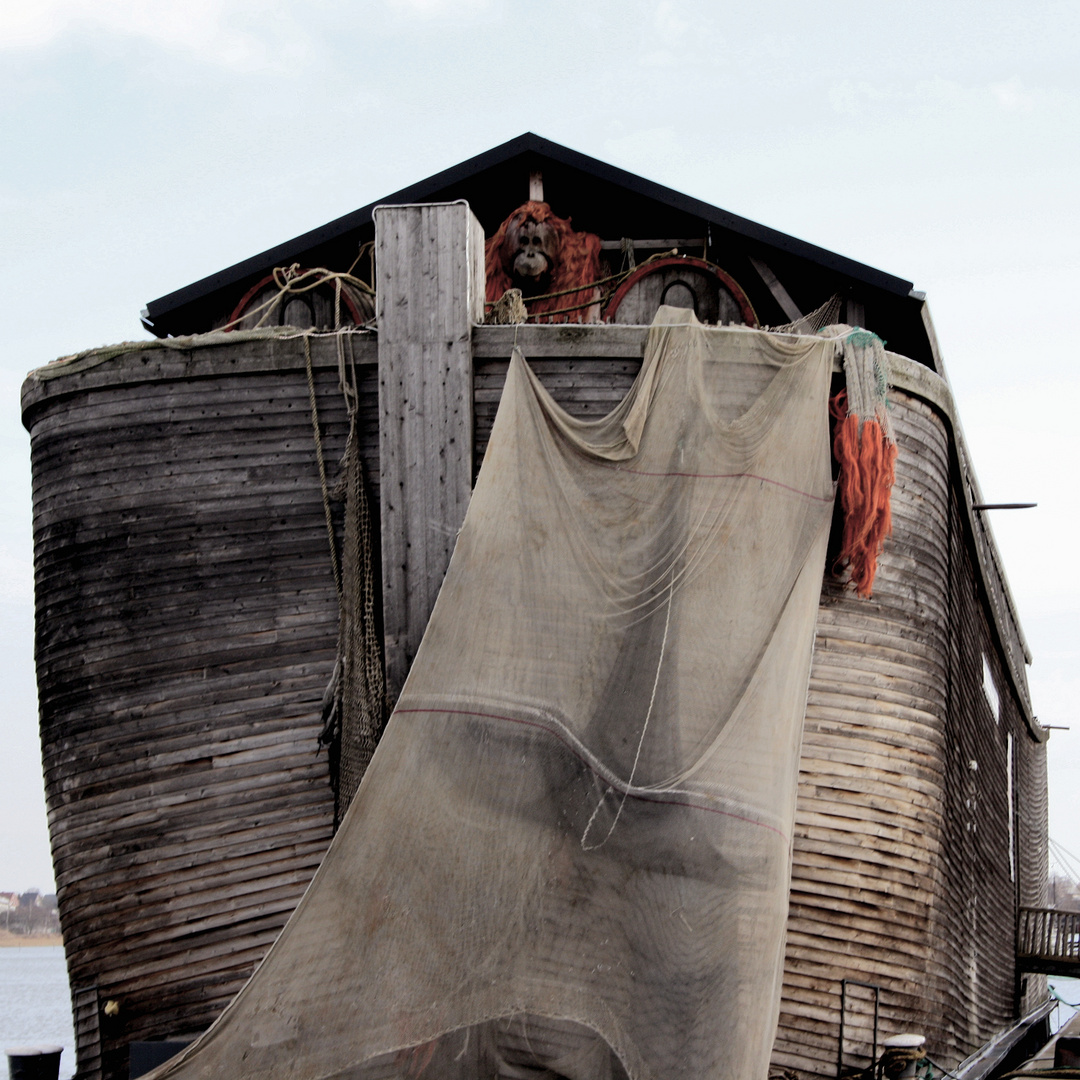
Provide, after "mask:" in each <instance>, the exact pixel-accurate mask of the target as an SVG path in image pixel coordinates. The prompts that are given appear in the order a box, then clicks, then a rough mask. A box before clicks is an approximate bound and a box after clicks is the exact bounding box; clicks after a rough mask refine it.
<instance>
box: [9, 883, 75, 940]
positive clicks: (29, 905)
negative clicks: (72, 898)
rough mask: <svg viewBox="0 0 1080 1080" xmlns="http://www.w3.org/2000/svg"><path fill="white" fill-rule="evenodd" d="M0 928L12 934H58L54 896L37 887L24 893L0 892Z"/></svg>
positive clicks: (58, 921) (57, 917)
mask: <svg viewBox="0 0 1080 1080" xmlns="http://www.w3.org/2000/svg"><path fill="white" fill-rule="evenodd" d="M0 930H8V931H10V932H11V933H13V934H22V935H31V934H35V935H36V934H59V933H60V915H59V912H58V911H57V908H56V896H55V895H54V894H53V893H49V894H48V895H46V896H42V894H41V893H40V892H39V891H38V890H37V889H30V890H28V891H27V892H24V893H0Z"/></svg>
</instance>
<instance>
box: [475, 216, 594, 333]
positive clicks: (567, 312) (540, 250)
mask: <svg viewBox="0 0 1080 1080" xmlns="http://www.w3.org/2000/svg"><path fill="white" fill-rule="evenodd" d="M484 253H485V269H486V271H487V299H488V302H489V304H491V303H494V302H495V301H496V300H498V299H499V298H500V297H501V296H502V295H503V293H504V292H506V290H507V289H520V290H521V294H522V296H523V297H524V299H525V303H526V305H527V308H528V312H529V317H530V318H536V317H538V316H539V317H540V321H543V322H599V321H600V312H599V305H598V303H597V301H598V300H599V298H600V293H599V290H598V289H596V288H595V287H592V286H593V283H594V282H595V281H596V280H597V279H598V278H599V277H600V237H598V236H595V235H594V234H593V233H579V232H575V231H574V230H573V228H572V227H571V225H570V220H569V218H560V217H556V216H555V215H554V214H553V213H552V212H551V207H550V206H548V204H547V203H544V202H527V203H525V204H524V205H523V206H519V207H518V208H517V209H516V210H515V211H514V212H513V213H512V214H511V215H510V216H509V217H508V218H507V219H506V220H505V221H504V222H503V223H502V224H501V225H500V226H499V228H498V229H497V230H496V231H495V234H494V235H493V236H491V237H489V238H488V241H487V243H486V245H485V249H484ZM568 290H569V291H568ZM552 293H558V294H560V295H557V296H552V295H550V294H552ZM536 297H540V299H535V298H536Z"/></svg>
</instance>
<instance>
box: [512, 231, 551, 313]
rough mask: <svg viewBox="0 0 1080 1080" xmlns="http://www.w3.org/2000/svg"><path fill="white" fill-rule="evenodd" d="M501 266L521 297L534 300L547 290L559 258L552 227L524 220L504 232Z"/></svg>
mask: <svg viewBox="0 0 1080 1080" xmlns="http://www.w3.org/2000/svg"><path fill="white" fill-rule="evenodd" d="M503 250H504V257H505V262H504V265H505V266H506V267H507V269H508V270H509V271H510V276H511V277H512V278H513V279H514V285H515V286H516V287H517V288H519V289H520V290H521V292H522V294H523V295H524V296H537V295H539V294H540V293H543V292H546V291H547V290H548V289H549V288H550V286H551V279H552V276H553V275H554V272H555V264H556V262H557V260H558V256H559V237H558V234H557V233H556V232H555V229H554V227H553V226H552V225H550V224H548V223H547V222H537V221H534V220H533V219H532V218H526V219H525V220H524V221H522V222H518V221H512V222H511V223H510V225H509V226H508V227H507V230H506V246H505V248H504V249H503Z"/></svg>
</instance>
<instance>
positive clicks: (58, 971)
mask: <svg viewBox="0 0 1080 1080" xmlns="http://www.w3.org/2000/svg"><path fill="white" fill-rule="evenodd" d="M46 1044H52V1045H53V1046H62V1047H63V1048H64V1053H63V1056H62V1057H61V1058H60V1076H61V1077H62V1078H65V1080H66V1078H67V1077H70V1076H71V1075H72V1074H73V1073H74V1072H75V1031H74V1028H73V1027H72V1023H71V997H70V995H69V994H68V977H67V967H66V965H65V963H64V949H63V946H61V945H46V946H40V947H39V946H29V947H25V948H23V947H20V948H9V949H0V1050H6V1049H7V1048H8V1047H13V1046H39V1045H40V1046H44V1045H46ZM7 1066H8V1063H7V1058H6V1057H5V1058H2V1059H0V1075H2V1076H3V1077H6V1076H7V1072H8V1067H7Z"/></svg>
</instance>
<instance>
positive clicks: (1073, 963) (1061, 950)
mask: <svg viewBox="0 0 1080 1080" xmlns="http://www.w3.org/2000/svg"><path fill="white" fill-rule="evenodd" d="M1019 914H1020V918H1019V920H1018V922H1017V926H1016V962H1017V967H1018V968H1019V969H1020V970H1021V971H1035V972H1043V973H1045V974H1047V975H1080V911H1057V910H1055V909H1054V908H1021V909H1020V913H1019Z"/></svg>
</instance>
